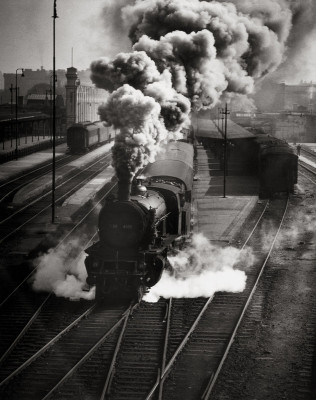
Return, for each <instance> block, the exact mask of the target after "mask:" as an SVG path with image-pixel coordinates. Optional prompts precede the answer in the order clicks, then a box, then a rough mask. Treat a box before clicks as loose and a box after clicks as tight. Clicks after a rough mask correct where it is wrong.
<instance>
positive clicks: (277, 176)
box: [256, 136, 298, 197]
mask: <svg viewBox="0 0 316 400" xmlns="http://www.w3.org/2000/svg"><path fill="white" fill-rule="evenodd" d="M256 142H257V146H258V160H259V165H258V176H259V185H260V189H259V194H260V197H270V196H272V195H273V194H275V193H278V192H287V193H293V192H294V185H295V184H296V183H297V173H298V172H297V171H298V157H297V155H296V154H295V152H294V150H293V149H292V147H291V146H290V145H289V144H288V143H286V142H285V141H283V140H280V139H277V138H273V137H271V136H266V137H261V138H260V137H258V138H257V139H256Z"/></svg>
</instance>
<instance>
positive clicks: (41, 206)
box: [0, 154, 111, 244]
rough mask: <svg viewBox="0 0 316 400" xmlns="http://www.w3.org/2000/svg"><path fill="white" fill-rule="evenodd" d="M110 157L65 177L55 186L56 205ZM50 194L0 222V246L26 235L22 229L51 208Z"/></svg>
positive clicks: (90, 177) (93, 174)
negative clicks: (14, 237)
mask: <svg viewBox="0 0 316 400" xmlns="http://www.w3.org/2000/svg"><path fill="white" fill-rule="evenodd" d="M110 157H111V156H110V154H107V155H105V156H104V157H102V158H101V159H99V160H98V161H96V162H94V163H92V164H91V165H89V166H88V167H87V168H85V169H84V170H79V171H77V172H74V173H72V174H71V176H70V177H67V178H66V180H64V181H63V182H61V183H60V184H59V185H57V186H56V192H55V198H56V201H55V202H56V204H58V203H61V202H62V201H63V200H65V199H66V198H67V197H68V196H70V195H71V194H72V193H73V192H74V191H75V190H78V188H80V187H81V186H83V185H84V184H85V183H86V182H87V181H89V180H91V179H92V178H93V177H94V176H96V175H97V174H98V173H99V172H101V171H102V170H103V169H104V168H106V167H107V166H108V165H109V162H110ZM50 193H51V191H49V192H48V193H45V194H44V195H42V196H40V197H39V198H36V199H35V200H33V201H31V202H30V203H28V204H27V205H25V206H23V207H22V208H19V209H18V210H16V211H14V212H12V213H11V214H10V215H9V216H7V217H6V218H4V219H3V220H2V221H0V235H1V236H0V244H1V243H3V242H5V241H6V240H8V239H9V238H11V237H12V236H13V235H15V234H16V233H17V232H19V231H20V233H21V234H23V233H26V232H23V230H22V228H24V227H25V226H26V225H27V224H28V223H30V222H31V221H33V220H34V219H35V218H38V217H39V216H41V215H42V214H43V213H44V212H45V211H48V210H49V209H50V208H51V198H50V196H49V195H50Z"/></svg>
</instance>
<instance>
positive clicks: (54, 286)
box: [32, 239, 95, 300]
mask: <svg viewBox="0 0 316 400" xmlns="http://www.w3.org/2000/svg"><path fill="white" fill-rule="evenodd" d="M82 248H83V243H82V240H79V239H78V240H73V241H71V242H69V243H67V244H63V245H61V246H59V247H57V248H52V249H50V250H49V251H48V252H47V253H46V254H42V255H41V256H40V257H39V258H38V259H37V260H35V261H34V263H35V264H36V265H38V267H37V271H36V274H35V275H34V277H33V282H32V287H33V289H34V290H35V291H39V292H41V291H44V292H53V293H54V294H55V295H56V296H58V297H66V298H70V299H80V298H83V299H86V300H92V299H94V295H95V293H94V289H93V290H91V291H90V292H85V291H83V287H84V286H85V282H86V277H87V272H86V269H85V266H84V259H85V258H86V254H85V253H83V252H82ZM78 254H79V257H78Z"/></svg>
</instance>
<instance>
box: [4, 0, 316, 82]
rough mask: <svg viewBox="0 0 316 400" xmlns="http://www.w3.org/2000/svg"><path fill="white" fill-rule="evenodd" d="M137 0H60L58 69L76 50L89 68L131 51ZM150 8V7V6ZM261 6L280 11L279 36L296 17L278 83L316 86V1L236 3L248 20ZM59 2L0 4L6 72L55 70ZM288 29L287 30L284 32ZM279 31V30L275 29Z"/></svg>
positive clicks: (274, 22)
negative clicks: (128, 21)
mask: <svg viewBox="0 0 316 400" xmlns="http://www.w3.org/2000/svg"><path fill="white" fill-rule="evenodd" d="M132 3H134V1H132V0H116V1H114V0H89V1H88V0H57V13H58V16H59V18H58V19H57V21H56V39H57V42H56V65H57V68H67V67H68V66H69V65H70V63H71V48H72V47H74V65H75V66H76V67H77V68H79V69H84V68H88V67H89V65H90V62H91V61H92V60H95V59H97V58H98V57H101V56H110V57H113V56H114V55H115V54H116V53H118V52H120V51H129V50H130V47H131V45H130V42H129V40H128V38H127V35H126V33H127V29H125V28H124V27H123V23H122V21H121V20H120V10H121V9H122V8H123V7H124V5H128V4H132ZM147 3H150V2H147ZM256 3H257V4H259V5H260V6H261V7H260V8H261V10H260V12H259V11H258V12H257V16H256V17H259V14H261V15H260V16H262V15H265V17H266V18H267V19H268V18H269V13H270V12H271V11H272V10H273V7H275V6H276V7H278V8H279V11H278V12H277V13H276V14H274V18H272V19H271V20H270V22H271V24H270V27H272V29H274V28H275V27H277V26H279V28H278V29H279V30H278V33H279V34H280V35H281V34H282V35H285V34H286V29H287V28H286V27H285V26H284V25H283V27H282V28H281V27H280V26H281V25H280V24H279V23H280V20H281V19H282V18H283V17H284V16H285V14H284V11H281V10H282V9H283V10H284V4H285V5H287V6H288V7H289V9H290V11H291V22H292V28H291V32H290V35H289V38H288V40H287V41H286V46H287V50H286V54H288V56H289V58H288V59H287V61H285V63H284V64H283V65H282V66H281V68H279V69H278V71H277V73H275V74H277V77H278V79H279V80H285V81H286V82H288V83H292V82H298V81H299V80H300V79H304V80H314V81H316V23H315V21H316V18H315V17H316V12H315V10H316V2H315V1H314V0H269V1H268V0H260V1H259V0H254V1H250V0H234V1H233V2H232V4H234V5H236V6H237V7H238V9H240V10H241V11H242V12H243V13H244V14H247V12H248V11H249V5H250V4H252V5H253V4H256ZM52 14H53V0H1V2H0V26H1V35H0V51H1V61H0V71H2V72H12V71H15V69H16V68H19V67H25V68H33V69H37V68H40V66H41V65H43V66H44V68H46V69H51V68H52V18H51V16H52ZM282 29H283V30H282ZM274 30H276V29H274Z"/></svg>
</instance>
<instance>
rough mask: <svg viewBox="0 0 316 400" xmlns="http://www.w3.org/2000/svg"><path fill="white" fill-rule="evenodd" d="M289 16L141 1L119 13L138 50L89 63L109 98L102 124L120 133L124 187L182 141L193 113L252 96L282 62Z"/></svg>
mask: <svg viewBox="0 0 316 400" xmlns="http://www.w3.org/2000/svg"><path fill="white" fill-rule="evenodd" d="M291 17H292V13H291V11H290V7H289V4H288V3H287V2H286V1H283V0H281V1H275V0H265V1H258V0H255V1H252V2H250V1H248V0H238V1H236V2H234V4H233V3H227V2H221V1H210V2H207V1H199V0H138V1H135V2H134V4H129V5H127V6H126V7H124V8H122V20H123V21H124V23H125V27H126V28H128V29H129V37H130V39H131V42H132V45H133V47H132V50H133V51H132V52H131V53H119V54H118V55H117V56H116V57H115V58H114V59H113V60H109V59H107V58H101V59H99V60H97V61H94V62H92V64H91V79H92V81H93V82H94V83H95V84H96V86H97V87H99V88H103V89H105V90H107V91H109V92H110V93H111V95H110V97H109V99H108V100H107V101H106V102H105V103H104V104H103V105H102V106H101V107H100V110H99V112H100V116H101V119H102V120H104V121H106V122H107V123H108V124H113V125H114V127H115V128H119V129H120V134H119V135H118V136H117V138H116V144H115V146H114V148H113V164H114V167H115V169H116V173H117V176H118V178H119V180H120V179H121V178H122V179H123V180H127V179H132V177H133V176H134V175H135V173H136V172H137V171H138V169H139V168H141V167H143V166H144V165H146V163H148V162H150V161H151V160H153V159H154V157H155V155H156V154H157V152H159V150H160V148H161V145H162V144H163V143H165V142H166V141H169V140H172V139H175V138H179V136H180V131H181V128H182V127H183V126H184V125H185V124H186V123H187V121H188V116H189V113H190V109H191V108H193V109H195V110H198V109H200V108H211V107H214V106H215V105H216V104H217V103H218V102H219V101H220V100H225V99H227V98H231V97H234V96H239V97H242V96H247V95H248V94H250V93H252V92H253V90H254V85H255V82H256V80H258V79H260V78H262V77H263V76H265V75H267V74H268V73H270V72H272V71H274V70H275V69H276V68H277V67H278V66H279V65H280V63H281V62H282V61H283V59H284V52H285V49H286V40H287V38H288V35H289V32H290V27H291Z"/></svg>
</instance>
